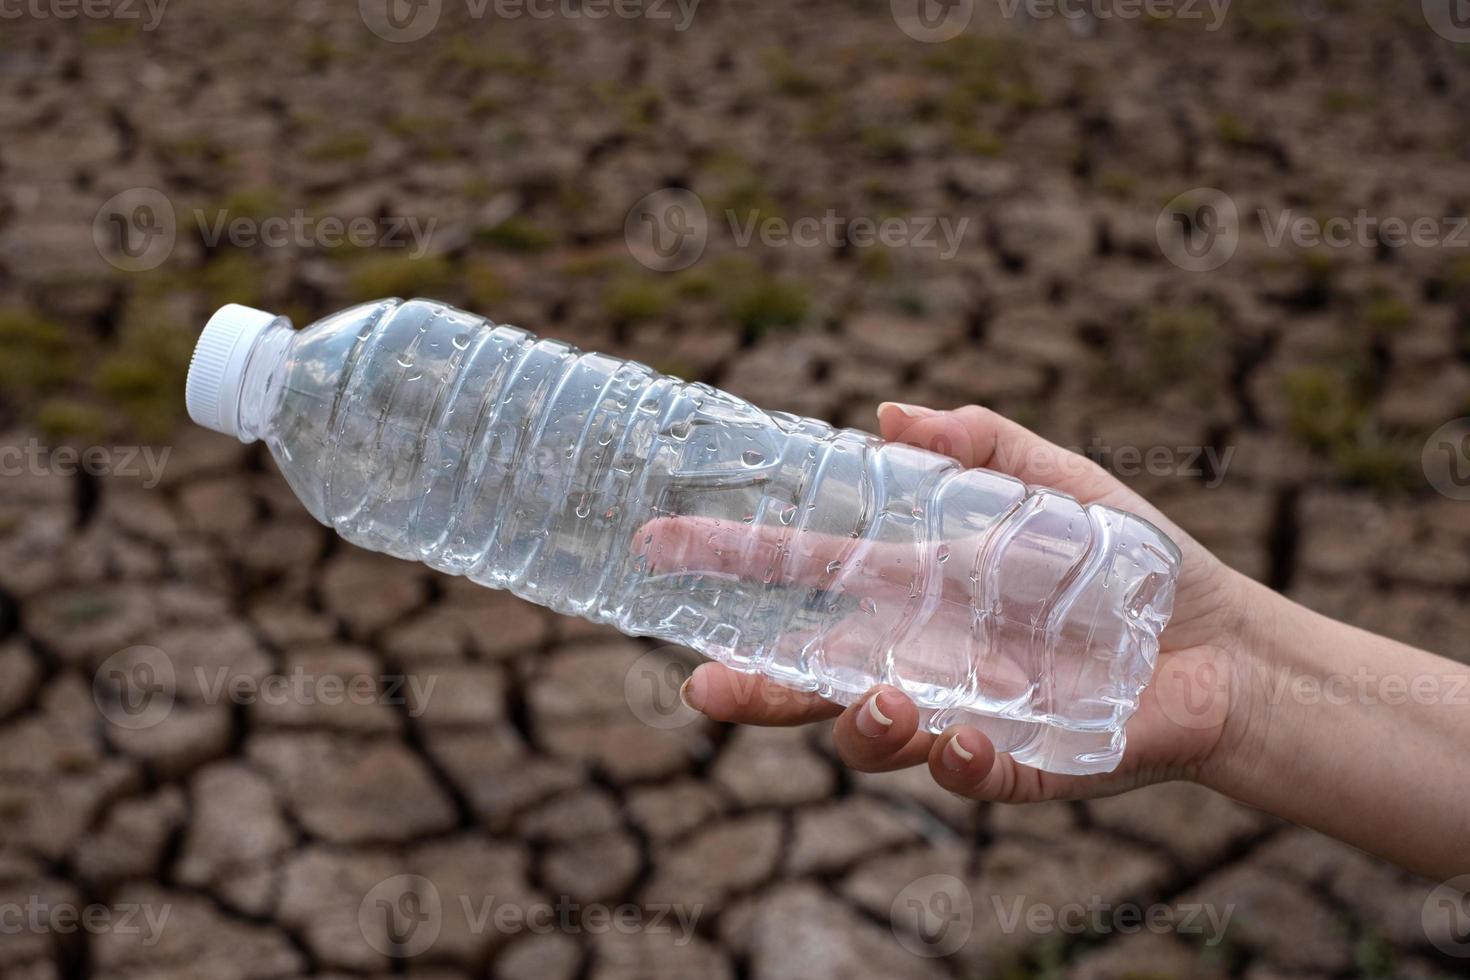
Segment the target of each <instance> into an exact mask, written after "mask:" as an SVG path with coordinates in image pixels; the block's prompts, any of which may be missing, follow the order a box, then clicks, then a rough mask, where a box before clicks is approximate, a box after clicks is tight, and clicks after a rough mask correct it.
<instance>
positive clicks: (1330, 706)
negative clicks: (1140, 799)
mask: <svg viewBox="0 0 1470 980" xmlns="http://www.w3.org/2000/svg"><path fill="white" fill-rule="evenodd" d="M879 424H880V426H881V430H882V434H883V436H884V438H886V439H888V440H889V441H893V442H905V443H910V444H912V445H916V446H921V447H923V448H926V449H931V450H934V451H936V452H941V453H945V454H947V455H950V456H953V457H954V458H955V459H957V460H958V461H959V462H960V463H962V464H964V465H965V466H970V467H985V468H987V469H991V470H997V471H999V472H1001V473H1006V474H1009V475H1011V476H1014V477H1017V478H1018V479H1020V480H1022V481H1024V482H1026V483H1028V484H1032V485H1036V486H1048V487H1054V488H1056V489H1058V490H1062V491H1064V492H1066V493H1069V494H1071V495H1072V496H1074V497H1076V498H1077V499H1078V500H1080V501H1082V502H1084V503H1102V504H1106V505H1108V506H1110V507H1115V508H1118V509H1119V510H1125V511H1131V512H1133V513H1135V514H1138V515H1139V516H1141V517H1144V518H1146V519H1148V520H1150V521H1152V522H1153V523H1154V524H1155V525H1157V526H1158V527H1159V528H1160V529H1162V530H1163V531H1164V532H1165V533H1166V534H1168V535H1169V536H1170V537H1171V538H1173V539H1174V541H1175V543H1176V544H1178V545H1179V548H1180V551H1181V552H1182V555H1183V563H1182V566H1181V568H1180V575H1179V582H1178V585H1177V588H1176V592H1175V600H1174V615H1173V618H1172V619H1171V620H1170V622H1169V625H1168V627H1167V628H1166V629H1165V630H1164V632H1163V634H1162V636H1161V637H1160V649H1159V663H1158V668H1157V670H1156V672H1155V675H1154V679H1153V682H1152V683H1151V684H1150V685H1149V686H1148V688H1147V689H1146V690H1145V691H1144V693H1143V697H1142V699H1141V700H1140V702H1139V706H1138V710H1137V711H1136V712H1135V713H1134V715H1133V717H1132V719H1130V721H1129V722H1128V731H1127V735H1128V744H1127V750H1126V752H1125V753H1124V756H1123V760H1122V762H1121V763H1120V764H1119V766H1118V768H1117V769H1116V770H1114V771H1113V772H1110V773H1103V774H1098V775H1088V776H1065V775H1057V774H1055V773H1048V772H1042V771H1040V770H1037V769H1033V768H1030V767H1028V766H1024V765H1021V764H1019V763H1017V762H1016V761H1015V760H1014V759H1012V758H1011V757H1010V756H1008V755H1005V754H1004V753H997V752H996V750H995V747H994V746H993V745H992V744H991V742H990V740H989V739H987V738H986V737H985V735H984V734H982V733H981V732H980V731H978V730H976V729H975V728H972V727H969V726H966V725H957V726H955V727H952V728H949V729H947V730H946V731H945V732H944V733H942V734H940V735H931V734H929V733H928V732H925V731H920V730H919V727H918V711H917V709H916V708H915V707H914V705H913V703H912V702H911V701H909V699H908V698H907V697H906V696H905V695H904V694H903V693H902V692H901V691H899V690H898V689H896V688H892V687H886V686H885V687H878V688H875V689H874V690H872V691H869V692H868V693H867V694H866V695H865V696H864V697H863V698H862V699H861V700H859V701H858V702H857V703H856V704H854V705H852V706H851V707H849V708H847V709H846V710H843V709H842V708H841V707H840V706H838V705H835V704H831V703H829V702H827V701H824V700H822V699H820V698H818V697H816V696H815V695H812V694H802V693H798V692H795V691H791V690H789V689H786V688H783V687H781V686H779V685H777V684H775V683H774V682H772V681H768V680H765V679H764V678H761V677H758V676H752V675H747V674H741V673H738V672H736V671H733V670H730V669H728V668H726V667H722V666H720V665H719V664H713V663H709V664H703V665H701V666H700V667H699V668H698V669H697V670H696V671H695V672H694V673H693V674H692V675H691V676H690V678H689V680H688V681H687V682H685V685H684V690H683V692H682V693H683V697H684V700H685V701H686V702H687V703H688V704H689V705H690V706H691V707H693V708H695V709H696V710H698V711H702V712H703V713H704V714H706V715H708V716H709V717H710V718H713V719H715V720H718V721H732V722H741V723H743V724H748V725H797V724H802V723H804V722H810V721H819V720H822V719H826V718H831V717H834V716H835V717H836V718H837V723H836V731H835V738H836V743H837V752H838V754H839V755H840V756H841V757H842V759H843V761H844V762H846V763H847V764H848V765H849V766H852V767H853V768H854V769H859V770H862V771H864V772H883V771H887V770H892V769H902V768H906V767H908V766H916V765H927V766H928V767H929V771H930V773H932V774H933V777H934V779H935V781H936V782H938V783H939V785H941V786H943V787H944V788H945V789H948V790H950V791H951V792H954V793H957V794H960V795H962V796H967V797H970V798H971V799H975V800H990V801H997V802H1002V803H1028V802H1034V801H1038V800H1054V799H1076V798H1082V797H1091V796H1104V795H1109V794H1113V793H1120V792H1123V791H1125V790H1128V789H1132V788H1134V787H1137V786H1143V785H1146V784H1148V783H1154V782H1160V781H1163V780H1168V779H1190V780H1195V781H1197V782H1200V783H1203V784H1204V785H1206V786H1209V787H1211V788H1213V789H1216V790H1219V791H1220V792H1222V793H1225V794H1227V795H1229V796H1232V797H1234V798H1236V799H1238V800H1242V801H1244V802H1246V803H1249V804H1251V805H1253V806H1257V807H1260V808H1261V809H1264V810H1266V811H1268V812H1270V813H1274V814H1276V815H1277V816H1280V817H1284V818H1286V819H1288V820H1295V821H1297V822H1298V823H1302V824H1306V825H1307V826H1310V827H1315V828H1317V829H1318V830H1321V831H1323V832H1324V833H1327V834H1330V835H1332V836H1334V837H1337V838H1339V839H1341V840H1345V841H1347V842H1349V843H1351V844H1355V845H1357V846H1358V847H1362V848H1364V849H1365V850H1369V851H1373V852H1375V853H1378V854H1380V855H1383V856H1384V857H1387V858H1389V859H1390V860H1393V861H1396V862H1398V863H1400V864H1402V865H1404V866H1405V867H1409V868H1413V869H1415V870H1418V871H1421V872H1423V873H1425V874H1430V875H1435V876H1437V877H1440V878H1447V877H1449V876H1451V875H1455V874H1466V873H1470V782H1467V781H1466V780H1465V779H1464V778H1463V777H1464V775H1465V761H1464V754H1465V751H1466V747H1467V746H1470V710H1467V708H1470V667H1467V666H1466V665H1465V664H1462V663H1456V662H1454V661H1451V660H1447V659H1445V658H1443V657H1438V656H1435V655H1434V654H1431V653H1426V652H1425V651H1423V650H1416V649H1414V648H1412V647H1408V646H1405V645H1404V644H1402V643H1396V642H1394V641H1393V640H1389V639H1386V638H1384V637H1381V636H1375V635H1373V634H1371V633H1367V632H1364V631H1363V630H1359V629H1355V628H1353V627H1351V626H1347V625H1345V624H1343V623H1338V622H1335V621H1333V620H1330V619H1327V618H1326V617H1324V616H1320V615H1318V614H1316V613H1314V612H1311V611H1310V610H1307V609H1305V608H1303V607H1301V606H1299V605H1297V604H1296V603H1294V602H1291V601H1290V600H1288V599H1286V598H1285V597H1283V596H1281V595H1279V594H1277V593H1275V592H1272V591H1271V590H1270V589H1267V588H1265V587H1264V586H1262V585H1259V584H1257V583H1255V582H1252V581H1251V580H1249V579H1247V578H1246V577H1245V576H1243V575H1240V574H1239V573H1237V572H1234V571H1231V570H1230V569H1228V568H1226V567H1225V566H1224V565H1223V564H1222V563H1221V562H1220V560H1219V559H1217V558H1216V557H1215V556H1214V555H1212V554H1210V552H1208V551H1206V550H1205V549H1204V548H1203V547H1202V546H1201V545H1200V544H1199V542H1197V541H1195V540H1194V539H1193V538H1191V537H1190V536H1189V535H1188V534H1185V533H1184V532H1183V531H1182V530H1181V529H1180V528H1179V527H1178V526H1177V525H1175V524H1174V522H1172V521H1170V520H1169V519H1168V518H1167V517H1165V516H1164V515H1163V514H1161V513H1160V512H1159V511H1158V510H1156V509H1155V508H1154V507H1153V506H1152V505H1150V504H1149V503H1148V501H1146V500H1144V499H1143V498H1142V497H1140V496H1138V495H1137V494H1135V493H1133V492H1132V491H1131V490H1129V489H1128V488H1127V487H1125V486H1123V484H1122V483H1120V482H1119V481H1118V480H1116V479H1115V478H1113V477H1112V476H1111V475H1109V474H1108V473H1106V472H1104V471H1103V469H1102V468H1101V467H1099V466H1097V465H1096V464H1095V463H1093V462H1091V461H1090V460H1088V459H1086V458H1084V457H1082V456H1079V455H1077V454H1076V453H1072V452H1068V451H1067V450H1065V449H1062V448H1061V447H1059V446H1056V445H1053V444H1052V443H1049V442H1047V441H1046V440H1045V439H1042V438H1041V437H1039V436H1037V435H1035V434H1033V433H1031V432H1028V431H1027V430H1026V429H1024V428H1022V427H1021V426H1019V425H1017V424H1016V423H1014V422H1011V421H1009V420H1007V419H1004V418H1002V417H1001V416H999V415H997V414H995V413H994V412H991V411H988V410H987V409H983V408H976V407H969V408H961V409H958V410H957V411H953V412H936V411H933V410H930V409H926V408H916V407H913V406H907V405H894V404H885V405H884V406H883V407H882V408H881V409H879Z"/></svg>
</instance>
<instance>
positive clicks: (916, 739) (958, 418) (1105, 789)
mask: <svg viewBox="0 0 1470 980" xmlns="http://www.w3.org/2000/svg"><path fill="white" fill-rule="evenodd" d="M878 420H879V424H880V427H881V434H882V435H883V437H884V438H885V439H887V440H889V441H890V442H903V443H909V444H911V445H915V446H920V447H922V448H925V449H930V450H933V451H936V452H940V453H943V454H945V455H949V456H952V457H954V458H955V459H956V460H958V461H959V462H960V463H961V464H962V465H964V466H967V467H984V468H987V469H992V470H996V471H999V472H1001V473H1006V474H1009V475H1011V476H1014V477H1016V478H1018V479H1020V480H1022V481H1024V482H1025V483H1028V484H1033V485H1038V486H1048V487H1053V488H1055V489H1058V490H1061V491H1063V492H1065V493H1068V494H1071V495H1072V496H1074V497H1076V498H1077V499H1078V500H1080V501H1082V502H1083V503H1103V504H1106V505H1108V506H1110V507H1115V508H1118V509H1120V510H1125V511H1131V512H1133V513H1135V514H1138V515H1139V516H1141V517H1144V518H1146V519H1148V520H1150V521H1152V522H1153V523H1154V524H1156V525H1157V526H1158V527H1159V528H1161V529H1162V530H1163V531H1164V532H1165V533H1166V534H1168V535H1169V536H1170V537H1171V538H1173V539H1174V541H1175V542H1176V543H1177V544H1178V545H1179V547H1180V549H1181V551H1182V553H1183V563H1182V566H1181V571H1180V579H1179V583H1178V587H1177V591H1176V598H1175V603H1174V615H1173V619H1172V620H1171V622H1170V624H1169V626H1168V628H1167V629H1166V630H1165V631H1164V634H1163V636H1162V640H1161V649H1160V653H1159V667H1158V671H1157V673H1156V675H1155V679H1154V682H1153V683H1152V684H1151V685H1150V686H1149V687H1148V688H1147V689H1146V691H1145V692H1144V695H1143V698H1142V700H1141V702H1140V704H1139V707H1138V711H1137V712H1136V713H1135V714H1134V716H1133V718H1132V720H1131V721H1130V722H1129V725H1128V733H1127V734H1128V746H1127V752H1126V754H1125V755H1124V757H1123V761H1122V763H1121V764H1120V765H1119V767H1118V768H1117V769H1116V770H1115V771H1113V772H1111V773H1107V774H1103V775H1095V776H1064V775H1057V774H1054V773H1048V772H1042V771H1040V770H1037V769H1032V768H1030V767H1027V766H1023V765H1020V764H1018V763H1016V762H1015V761H1013V760H1012V759H1011V758H1010V757H1009V756H1008V755H1005V754H997V752H996V751H995V748H994V746H993V745H992V744H991V742H990V740H989V739H988V738H986V736H985V735H984V734H982V733H981V732H980V731H978V730H977V729H975V728H973V727H970V726H968V725H956V726H954V727H952V728H950V729H948V730H946V731H945V732H944V733H943V734H941V735H937V736H936V735H932V734H930V733H928V732H926V731H921V730H919V727H918V711H917V709H916V708H915V706H914V705H913V703H912V702H911V701H910V700H909V699H908V698H907V697H906V696H905V695H904V694H903V693H902V692H901V691H899V690H898V689H897V688H893V687H887V686H880V687H877V688H874V689H873V690H872V691H870V692H868V694H867V695H866V696H865V697H863V698H862V699H861V700H859V701H858V702H857V703H855V704H854V705H852V706H851V707H849V708H847V709H846V710H843V709H842V708H841V707H840V706H839V705H835V704H832V703H830V702H828V701H824V700H822V699H821V698H818V697H816V696H815V695H808V694H801V693H798V692H794V691H791V690H789V689H787V688H783V687H780V686H779V685H777V684H775V682H773V681H768V680H766V679H764V678H761V677H758V676H753V675H749V674H742V673H739V672H737V671H734V670H731V669H729V668H727V667H723V666H721V665H719V664H714V663H708V664H703V665H701V666H700V667H699V668H698V669H697V670H696V671H695V672H694V674H693V675H692V676H691V677H690V678H689V680H688V682H687V683H686V684H685V685H684V690H683V696H684V699H685V700H686V701H687V702H688V703H689V705H690V706H691V707H693V708H695V709H696V710H699V711H701V712H703V713H704V714H706V715H707V716H709V717H710V718H713V719H715V720H718V721H731V722H739V723H742V724H749V725H796V724H803V723H806V722H811V721H819V720H822V719H825V718H830V717H833V716H837V723H836V733H835V737H836V744H837V751H838V754H839V755H840V756H841V758H842V759H843V761H844V762H845V763H847V764H848V765H849V766H851V767H853V768H854V769H859V770H862V771H864V772H883V771H888V770H893V769H902V768H907V767H909V766H914V765H921V764H927V765H928V766H929V770H930V772H931V773H932V774H933V776H934V779H935V780H936V781H937V782H938V783H939V784H940V785H941V786H943V787H945V788H946V789H948V790H950V791H952V792H955V793H959V794H961V795H964V796H968V797H971V798H973V799H977V800H996V801H1002V802H1011V803H1019V802H1029V801H1035V800H1049V799H1058V798H1075V797H1085V796H1100V795H1106V794H1111V793H1118V792H1121V791H1123V790H1126V789H1130V788H1132V787H1135V786H1139V785H1143V784H1146V783H1151V782H1157V781H1160V780H1165V779H1178V778H1199V776H1200V774H1201V772H1202V771H1203V770H1205V769H1206V768H1207V767H1208V766H1209V765H1210V763H1211V758H1212V756H1213V754H1214V753H1215V751H1216V749H1217V747H1218V746H1219V745H1220V744H1221V743H1222V740H1224V739H1225V737H1226V734H1227V728H1228V725H1229V721H1230V705H1231V703H1232V698H1231V696H1230V693H1231V692H1230V690H1229V683H1228V678H1230V677H1231V673H1232V672H1231V670H1230V669H1229V668H1230V660H1231V658H1232V652H1233V651H1232V644H1233V642H1234V637H1236V636H1237V635H1238V634H1239V625H1240V623H1241V622H1242V620H1243V618H1244V615H1245V613H1244V608H1243V607H1244V604H1245V602H1246V596H1247V595H1248V590H1247V588H1246V587H1245V584H1244V582H1243V580H1242V578H1241V577H1240V576H1239V575H1238V574H1237V573H1235V572H1233V571H1231V570H1230V569H1228V568H1226V567H1225V566H1224V565H1223V564H1221V562H1220V561H1219V560H1218V559H1217V558H1215V557H1214V556H1213V555H1212V554H1210V553H1209V552H1208V551H1206V550H1205V549H1204V548H1202V547H1201V546H1200V545H1199V544H1198V543H1197V542H1195V541H1194V540H1193V539H1192V538H1190V537H1189V536H1188V535H1187V534H1185V533H1184V532H1183V531H1181V530H1180V529H1179V528H1178V527H1177V526H1176V525H1175V524H1174V523H1173V522H1172V521H1170V520H1169V519H1168V518H1166V517H1164V516H1163V515H1162V514H1161V513H1159V512H1158V511H1157V510H1156V509H1154V508H1153V507H1152V506H1151V505H1150V504H1149V503H1148V502H1147V501H1145V500H1144V499H1143V498H1142V497H1140V496H1138V495H1137V494H1135V493H1133V492H1132V491H1130V490H1129V489H1128V488H1126V487H1125V486H1123V484H1122V483H1120V482H1119V481H1118V480H1117V479H1115V478H1114V477H1112V476H1111V475H1109V474H1108V473H1107V472H1105V471H1104V470H1103V469H1102V468H1101V467H1099V466H1098V465H1097V464H1095V463H1093V462H1092V461H1091V460H1088V459H1086V458H1085V457H1082V456H1079V455H1077V454H1075V453H1071V452H1068V451H1067V450H1065V449H1062V448H1061V447H1059V446H1056V445H1053V444H1052V443H1050V442H1047V441H1046V440H1045V439H1042V438H1041V437H1039V436H1037V435H1035V434H1033V433H1031V432H1029V431H1027V430H1026V429H1024V428H1023V427H1021V426H1020V425H1017V424H1016V423H1014V422H1011V421H1009V420H1007V419H1005V418H1002V417H1001V416H999V415H997V414H996V413H994V412H992V411H989V410H988V409H984V408H977V407H969V408H962V409H959V410H957V411H953V412H936V411H932V410H930V409H925V408H917V407H914V406H904V405H895V404H891V403H890V404H885V405H883V407H882V408H881V409H880V410H879V413H878Z"/></svg>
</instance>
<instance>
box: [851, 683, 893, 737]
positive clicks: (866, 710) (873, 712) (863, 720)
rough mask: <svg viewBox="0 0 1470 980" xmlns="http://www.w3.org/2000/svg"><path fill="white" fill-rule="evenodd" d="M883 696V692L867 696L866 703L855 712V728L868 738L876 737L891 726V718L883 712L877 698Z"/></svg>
mask: <svg viewBox="0 0 1470 980" xmlns="http://www.w3.org/2000/svg"><path fill="white" fill-rule="evenodd" d="M882 697H883V692H882V691H879V692H878V693H877V694H875V695H873V696H872V697H870V698H868V703H867V704H865V705H863V710H861V711H859V712H858V714H857V722H856V725H857V730H858V732H859V733H861V734H863V735H866V736H867V737H868V738H877V737H878V736H879V735H883V734H885V733H886V732H887V731H888V729H890V728H892V727H893V719H892V718H890V717H888V716H887V715H885V714H884V713H883V708H882V707H881V706H880V705H879V704H878V700H879V699H880V698H882Z"/></svg>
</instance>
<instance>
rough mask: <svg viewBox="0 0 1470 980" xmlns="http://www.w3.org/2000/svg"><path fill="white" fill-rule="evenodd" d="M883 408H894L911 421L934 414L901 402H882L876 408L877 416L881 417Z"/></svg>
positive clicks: (925, 409) (928, 410)
mask: <svg viewBox="0 0 1470 980" xmlns="http://www.w3.org/2000/svg"><path fill="white" fill-rule="evenodd" d="M885 408H895V409H898V411H900V412H902V413H903V414H904V416H905V417H907V418H911V419H922V418H927V417H929V416H930V415H933V414H935V412H934V409H932V408H925V407H923V406H922V405H906V404H904V403H903V402H884V403H883V404H881V405H879V406H878V414H879V415H882V414H883V410H884V409H885Z"/></svg>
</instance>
